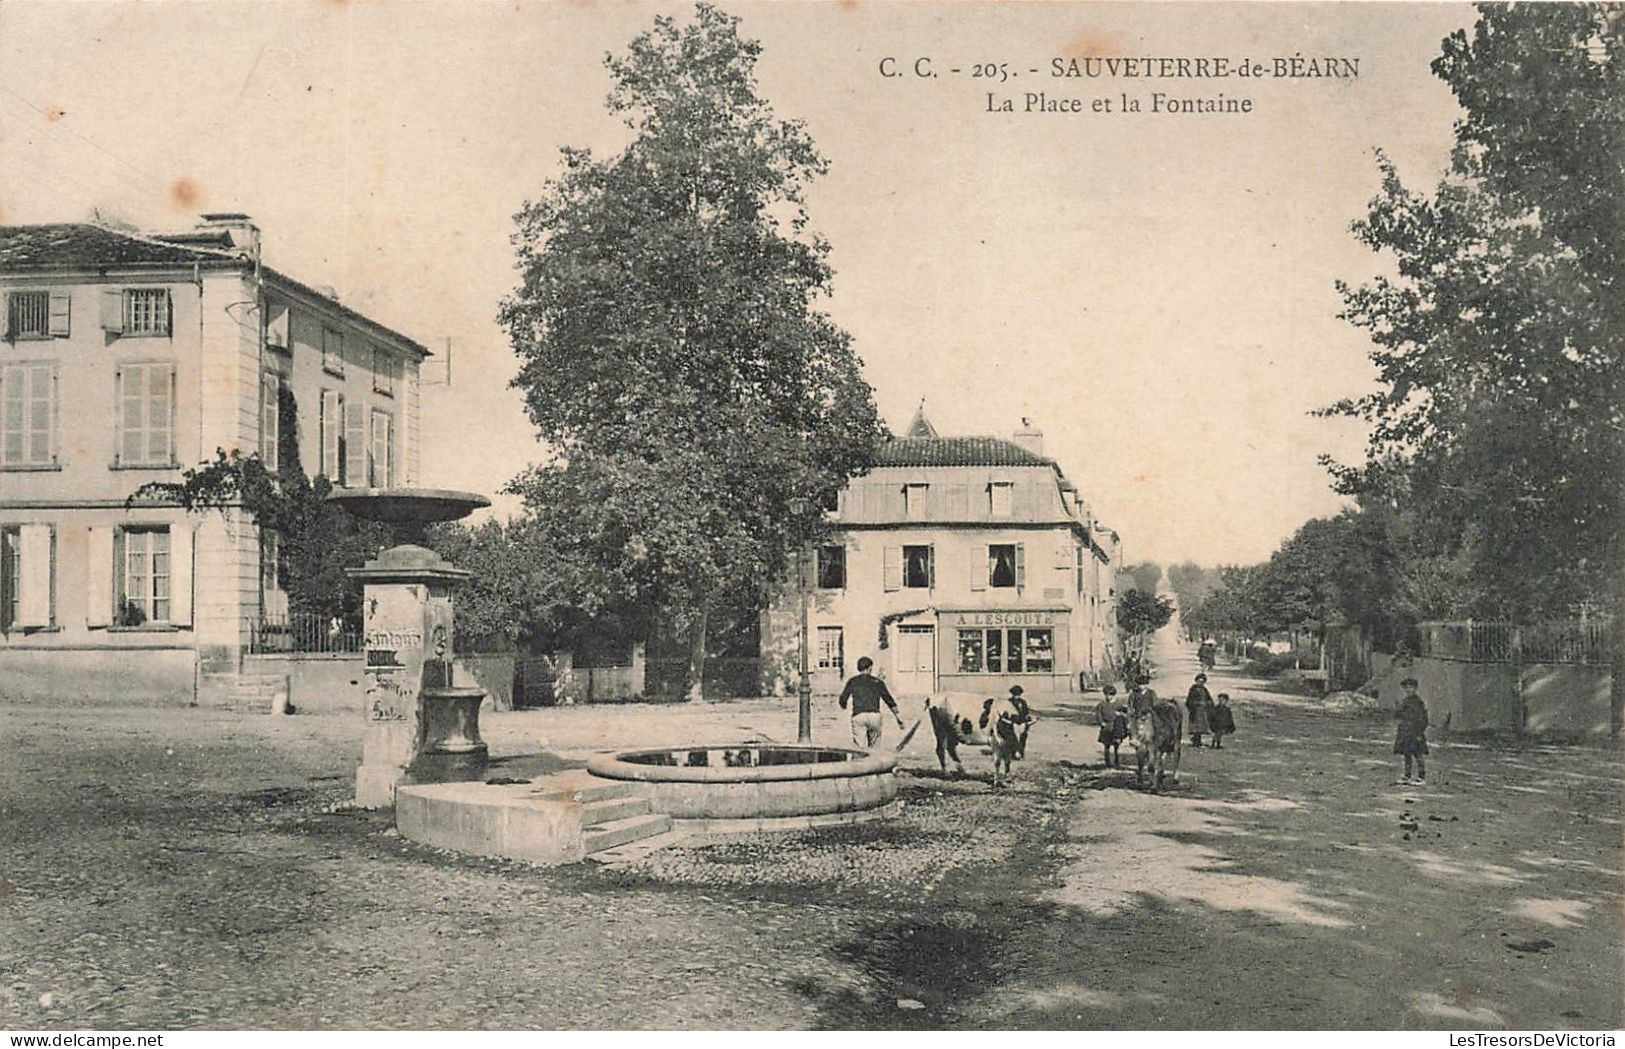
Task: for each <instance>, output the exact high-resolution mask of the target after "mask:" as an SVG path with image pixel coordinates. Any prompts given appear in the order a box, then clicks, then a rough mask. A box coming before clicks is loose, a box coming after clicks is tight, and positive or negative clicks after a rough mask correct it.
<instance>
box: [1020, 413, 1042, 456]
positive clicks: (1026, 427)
mask: <svg viewBox="0 0 1625 1049" xmlns="http://www.w3.org/2000/svg"><path fill="white" fill-rule="evenodd" d="M1012 440H1014V441H1015V442H1016V443H1017V444H1019V445H1021V447H1023V448H1025V449H1026V450H1027V451H1029V452H1031V453H1033V454H1034V455H1037V456H1042V455H1043V454H1044V431H1043V430H1040V429H1039V428H1038V427H1036V426H1034V425H1033V421H1032V420H1031V419H1026V418H1024V419H1022V420H1021V429H1019V430H1017V431H1016V434H1015V436H1014V437H1013V438H1012Z"/></svg>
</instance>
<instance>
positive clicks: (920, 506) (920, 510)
mask: <svg viewBox="0 0 1625 1049" xmlns="http://www.w3.org/2000/svg"><path fill="white" fill-rule="evenodd" d="M930 490H931V486H930V485H928V484H905V485H904V486H903V516H904V517H905V518H907V519H908V520H910V521H923V520H925V499H926V495H927V494H928V493H929V492H930Z"/></svg>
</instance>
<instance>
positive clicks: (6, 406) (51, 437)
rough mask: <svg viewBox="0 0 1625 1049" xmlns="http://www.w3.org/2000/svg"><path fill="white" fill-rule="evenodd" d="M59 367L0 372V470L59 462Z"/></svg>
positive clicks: (11, 368)
mask: <svg viewBox="0 0 1625 1049" xmlns="http://www.w3.org/2000/svg"><path fill="white" fill-rule="evenodd" d="M56 419H57V413H56V365H54V364H49V363H34V364H9V365H6V366H5V367H3V368H0V467H7V466H9V467H36V466H51V465H53V464H55V462H56Z"/></svg>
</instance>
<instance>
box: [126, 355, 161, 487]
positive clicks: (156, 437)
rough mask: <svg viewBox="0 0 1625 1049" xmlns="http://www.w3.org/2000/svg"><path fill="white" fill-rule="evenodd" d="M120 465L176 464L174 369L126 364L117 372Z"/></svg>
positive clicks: (154, 364) (158, 365)
mask: <svg viewBox="0 0 1625 1049" xmlns="http://www.w3.org/2000/svg"><path fill="white" fill-rule="evenodd" d="M117 382H118V465H120V466H169V465H172V464H173V462H174V458H175V455H174V437H175V368H174V365H171V364H167V363H148V364H137V363H130V364H125V365H123V366H121V367H120V368H119V371H118V380H117Z"/></svg>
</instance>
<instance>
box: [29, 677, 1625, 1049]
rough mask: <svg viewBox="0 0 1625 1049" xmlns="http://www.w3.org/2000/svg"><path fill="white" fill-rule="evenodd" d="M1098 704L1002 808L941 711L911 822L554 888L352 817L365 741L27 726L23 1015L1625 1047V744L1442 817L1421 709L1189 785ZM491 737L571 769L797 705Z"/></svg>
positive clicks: (1250, 760) (1542, 759) (582, 877)
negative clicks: (1399, 720)
mask: <svg viewBox="0 0 1625 1049" xmlns="http://www.w3.org/2000/svg"><path fill="white" fill-rule="evenodd" d="M1181 669H1182V668H1181ZM1229 684H1230V691H1231V692H1232V694H1233V695H1238V694H1240V693H1241V686H1243V685H1245V684H1246V683H1245V682H1239V681H1231V682H1230V683H1229ZM1168 690H1169V689H1168V688H1164V691H1168ZM830 706H831V704H829V703H827V702H824V703H822V704H821V707H820V712H819V719H818V723H817V730H816V738H818V739H821V740H831V741H838V740H840V739H842V738H843V737H842V732H843V729H844V725H843V724H842V723H841V722H840V720H839V717H838V712H835V711H833V710H830V709H828V708H829V707H830ZM1081 709H1082V704H1079V703H1076V702H1074V703H1071V704H1052V705H1051V706H1050V707H1049V708H1048V709H1045V710H1044V711H1043V713H1044V715H1045V717H1044V720H1042V721H1040V722H1039V724H1038V725H1037V726H1036V727H1035V729H1034V731H1033V736H1032V745H1031V748H1030V753H1029V760H1028V761H1027V762H1026V763H1024V764H1022V765H1019V766H1018V768H1017V773H1018V775H1017V779H1016V781H1015V784H1014V786H1013V787H1011V788H1008V789H1006V790H1004V791H1001V792H997V793H996V792H994V791H993V790H992V789H991V788H990V787H989V785H988V784H987V783H986V782H985V780H984V779H979V778H974V777H975V776H977V775H983V776H985V774H986V763H987V759H986V758H985V757H982V756H979V755H966V757H967V762H966V763H967V766H968V767H969V768H970V770H971V772H972V773H973V778H968V779H964V780H956V779H951V778H943V777H941V776H940V775H939V774H938V773H937V770H936V762H935V758H934V756H933V755H932V754H931V752H930V751H931V743H930V740H929V738H928V737H929V728H928V727H927V728H924V729H922V730H921V733H920V735H917V736H916V738H915V739H914V740H913V742H911V743H910V745H909V747H908V748H907V750H906V751H905V755H904V758H905V761H904V764H905V769H906V770H907V771H906V774H905V775H904V776H903V788H902V797H903V799H904V801H905V805H904V809H903V812H902V815H901V816H900V817H899V818H898V819H896V820H892V821H887V822H883V823H874V824H867V825H861V826H855V827H847V828H836V829H827V830H821V831H806V832H799V833H785V834H771V835H750V836H742V837H734V838H728V839H714V840H709V841H705V840H701V841H696V842H693V843H691V844H690V845H688V846H686V847H681V848H674V849H668V850H665V851H661V852H657V853H653V854H651V855H649V856H647V857H645V858H643V859H642V860H640V861H638V862H636V863H634V864H630V865H628V866H624V867H618V868H613V869H603V868H599V867H597V866H594V865H591V864H583V865H579V866H575V867H570V868H559V869H552V870H539V869H534V868H530V867H528V866H524V865H521V864H513V863H503V862H496V861H485V860H474V859H468V858H461V857H456V856H451V855H446V854H442V853H438V852H436V851H434V850H430V849H426V848H424V847H422V846H418V845H415V844H413V843H411V842H407V841H404V840H402V839H401V838H400V837H399V836H397V835H396V834H395V833H394V831H393V829H392V828H391V827H390V825H389V822H388V820H387V819H386V818H385V817H382V816H380V815H377V814H370V813H358V812H353V811H344V810H343V809H337V810H335V805H336V803H339V802H341V801H343V800H344V799H346V798H347V797H348V795H349V793H350V776H351V774H352V772H353V767H354V761H355V757H356V743H355V739H356V737H357V735H358V733H357V731H356V729H357V727H358V726H357V725H355V724H354V723H353V722H352V721H351V720H350V719H348V718H343V717H332V716H322V717H293V718H286V719H276V720H273V719H271V718H269V717H263V716H262V717H251V716H244V715H230V714H224V713H215V712H208V711H201V710H167V711H157V710H132V709H124V708H107V709H85V708H79V709H71V710H51V709H47V708H44V707H38V706H12V707H0V738H4V739H5V740H7V750H8V760H7V761H6V762H5V763H3V764H0V842H4V849H5V853H4V866H3V868H0V926H3V927H4V928H5V930H6V935H5V936H4V937H0V1027H6V1028H23V1029H63V1028H159V1029H175V1028H201V1029H207V1028H217V1027H225V1028H239V1027H247V1028H262V1027H263V1028H341V1029H342V1028H390V1027H396V1028H423V1027H431V1028H553V1027H574V1028H715V1027H721V1028H740V1027H747V1028H749V1027H765V1028H798V1029H799V1028H851V1027H860V1028H886V1027H896V1028H941V1027H955V1028H960V1027H968V1028H975V1027H984V1026H988V1025H994V1026H1026V1027H1144V1026H1153V1027H1168V1028H1175V1029H1178V1028H1187V1027H1193V1026H1194V1027H1203V1026H1242V1027H1257V1026H1263V1027H1272V1026H1284V1027H1316V1026H1324V1025H1327V1024H1331V1025H1334V1026H1335V1025H1339V1024H1344V1023H1346V1024H1349V1025H1350V1026H1379V1027H1387V1026H1395V1025H1397V1026H1451V1025H1455V1026H1458V1027H1459V1026H1460V1025H1461V1024H1468V1025H1470V1026H1475V1027H1485V1026H1490V1027H1495V1026H1509V1025H1510V1026H1522V1025H1525V1024H1531V1023H1539V1024H1543V1025H1559V1026H1578V1027H1595V1026H1618V1024H1619V1022H1620V1019H1621V1016H1620V1013H1621V1009H1620V1002H1619V999H1618V988H1619V977H1620V973H1621V971H1622V969H1621V956H1620V926H1619V921H1620V888H1621V884H1620V883H1621V873H1620V868H1621V855H1620V853H1621V847H1620V821H1619V816H1620V770H1619V763H1618V760H1617V755H1616V754H1614V753H1611V752H1608V751H1602V750H1585V749H1580V750H1560V749H1557V748H1548V749H1542V748H1529V749H1526V750H1519V751H1497V750H1494V749H1490V748H1476V749H1475V748H1473V747H1468V746H1450V745H1445V746H1440V747H1438V748H1436V751H1437V752H1436V755H1435V761H1434V764H1433V766H1432V767H1434V768H1436V769H1437V771H1436V772H1435V776H1436V778H1437V779H1438V781H1439V782H1438V783H1437V784H1436V785H1435V787H1430V788H1429V789H1430V790H1435V788H1437V789H1436V790H1435V793H1434V794H1433V795H1431V796H1429V797H1428V798H1426V799H1418V801H1417V802H1416V803H1415V804H1412V805H1410V806H1406V805H1405V798H1414V797H1415V795H1414V794H1406V795H1404V796H1403V797H1398V796H1394V795H1396V794H1397V793H1398V792H1395V791H1394V790H1392V789H1391V788H1390V787H1389V783H1390V782H1391V780H1392V777H1393V772H1392V769H1391V768H1390V767H1389V766H1391V764H1392V763H1391V761H1390V760H1389V758H1390V757H1391V755H1388V754H1386V753H1385V748H1384V745H1383V741H1384V739H1385V737H1386V735H1387V733H1388V731H1389V730H1388V726H1387V725H1386V723H1383V722H1377V721H1371V720H1369V719H1362V718H1359V717H1356V716H1354V715H1352V714H1349V713H1346V712H1343V713H1328V712H1326V711H1323V710H1320V709H1317V708H1316V707H1315V706H1314V704H1313V703H1311V702H1309V701H1304V700H1297V699H1292V698H1290V697H1274V696H1269V695H1267V694H1264V693H1256V692H1254V693H1245V694H1241V695H1240V698H1238V721H1240V723H1241V733H1240V734H1239V735H1238V737H1236V739H1235V740H1234V741H1233V747H1232V746H1227V747H1226V749H1225V750H1224V751H1222V752H1218V753H1212V752H1204V753H1201V754H1199V755H1188V756H1187V761H1186V765H1185V770H1186V771H1187V773H1189V774H1194V776H1195V785H1194V786H1186V787H1184V788H1182V789H1180V790H1177V791H1172V792H1169V793H1167V794H1165V795H1161V796H1158V795H1152V794H1149V793H1146V792H1142V791H1138V790H1135V789H1133V786H1132V783H1131V781H1132V776H1131V775H1129V774H1128V773H1125V772H1117V771H1113V770H1103V769H1099V768H1097V767H1095V762H1096V760H1097V757H1098V750H1097V749H1096V748H1095V746H1094V744H1093V742H1092V740H1093V734H1094V729H1093V727H1092V726H1089V725H1086V724H1084V723H1083V718H1082V717H1081V716H1080V712H1081ZM910 720H912V715H910ZM486 724H487V736H488V738H489V739H491V740H492V742H493V750H494V753H495V754H496V755H497V756H498V758H499V760H500V759H501V758H503V757H509V756H513V755H518V754H523V753H526V752H529V751H534V750H537V749H541V750H545V751H547V752H549V753H551V754H552V755H554V760H555V762H556V763H557V764H560V765H567V764H574V763H577V762H579V761H580V760H581V759H582V758H583V757H584V755H585V754H586V753H587V752H590V751H592V750H594V749H598V748H600V747H603V746H606V745H608V744H609V743H610V742H614V743H616V744H617V745H626V746H636V745H643V744H645V743H648V742H656V741H660V742H668V741H676V742H689V741H694V740H702V739H703V740H722V739H737V738H742V737H744V736H746V735H752V734H754V735H762V736H768V737H771V738H777V739H780V740H783V739H787V738H790V737H793V735H794V711H793V707H791V706H788V705H787V704H786V703H785V702H784V701H773V700H763V701H752V702H743V703H728V704H717V705H713V706H705V707H697V708H695V707H686V706H685V707H674V708H663V709H653V708H635V707H624V708H606V709H590V710H588V709H580V708H578V709H575V710H562V711H541V712H524V713H518V714H509V715H499V716H495V717H490V718H488V719H487V722H486ZM895 732H896V730H895V727H892V728H891V730H890V733H889V737H888V738H895ZM921 736H924V737H927V738H924V739H922V738H921ZM1188 778H1189V776H1187V779H1188ZM1518 788H1522V789H1518ZM1526 790H1527V791H1537V792H1538V793H1533V794H1531V793H1525V792H1524V791H1526ZM1424 807H1426V808H1425V811H1424ZM1401 809H1405V811H1412V810H1414V814H1413V815H1414V818H1416V819H1418V820H1420V821H1421V831H1420V832H1419V833H1418V835H1417V836H1416V837H1414V838H1410V839H1404V838H1402V837H1401V834H1402V832H1401V830H1400V829H1399V823H1398V822H1396V821H1397V820H1399V818H1400V815H1401V813H1400V810H1401ZM1431 816H1437V817H1438V819H1437V820H1436V821H1434V820H1430V819H1428V818H1427V817H1431ZM1453 818H1454V822H1452V819H1453ZM1427 834H1432V835H1434V837H1432V838H1428V837H1426V835H1427ZM1469 835H1470V836H1469ZM1469 842H1471V843H1472V844H1471V845H1469V844H1468V843H1469ZM1235 879H1241V880H1235ZM1326 919H1334V920H1333V921H1327V920H1326ZM1503 934H1504V935H1503ZM1542 942H1544V943H1549V944H1550V946H1541V944H1542ZM1303 973H1308V974H1309V975H1308V976H1304V975H1301V974H1303ZM1289 976H1290V978H1288V977H1289ZM1283 981H1284V982H1283ZM1317 1010H1318V1011H1317ZM1328 1010H1329V1011H1328Z"/></svg>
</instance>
